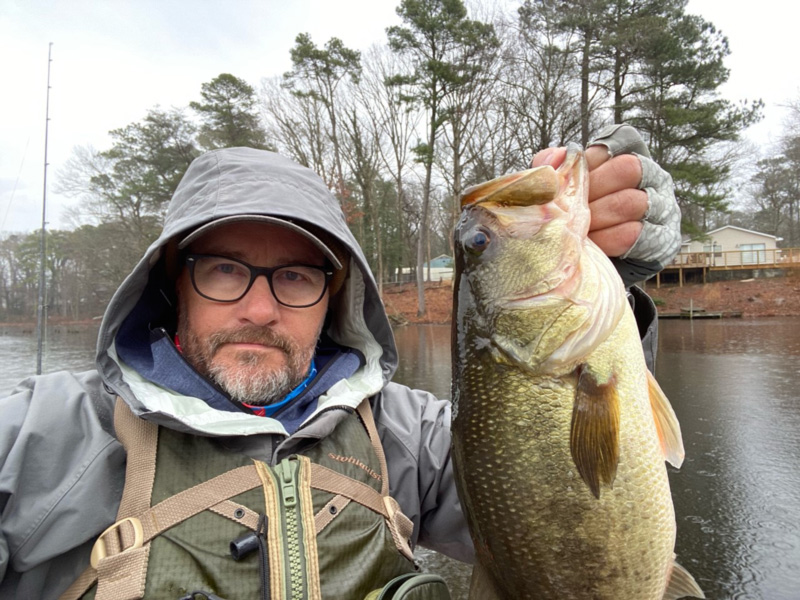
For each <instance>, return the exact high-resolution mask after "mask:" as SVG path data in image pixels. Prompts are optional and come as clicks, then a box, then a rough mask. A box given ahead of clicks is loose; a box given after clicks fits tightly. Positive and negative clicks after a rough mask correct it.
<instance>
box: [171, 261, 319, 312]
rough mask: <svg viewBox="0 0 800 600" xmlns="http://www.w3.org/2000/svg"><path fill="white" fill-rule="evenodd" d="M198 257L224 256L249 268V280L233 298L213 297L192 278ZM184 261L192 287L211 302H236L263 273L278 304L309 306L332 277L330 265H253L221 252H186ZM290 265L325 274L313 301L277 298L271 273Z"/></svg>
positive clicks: (316, 302)
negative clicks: (205, 292) (295, 301)
mask: <svg viewBox="0 0 800 600" xmlns="http://www.w3.org/2000/svg"><path fill="white" fill-rule="evenodd" d="M200 258H224V259H225V260H230V261H233V262H235V263H238V264H240V265H243V266H245V267H247V268H248V269H249V270H250V281H249V282H248V283H247V287H245V288H244V291H243V292H242V293H241V295H240V296H239V297H237V298H233V299H232V300H220V299H218V298H213V297H211V296H209V295H207V294H204V293H203V292H201V291H200V289H199V288H198V287H197V282H195V279H194V267H195V265H196V264H197V260H198V259H200ZM184 263H185V264H186V266H187V267H188V269H189V279H191V281H192V287H193V288H194V291H195V292H197V293H198V294H199V295H200V296H202V297H203V298H205V299H207V300H212V301H213V302H225V303H230V302H238V301H239V300H241V299H242V298H244V297H245V296H246V295H247V292H249V291H250V288H251V287H253V283H254V282H255V280H256V277H259V276H260V275H263V276H264V277H266V279H267V283H268V284H269V291H270V292H271V293H272V297H273V298H275V301H276V302H277V303H278V304H280V305H281V306H286V307H287V308H309V307H311V306H314V305H315V304H319V302H320V300H322V297H323V296H324V295H325V291H326V290H327V289H328V284H329V283H330V281H331V278H332V277H333V271H332V270H331V269H330V267H323V266H320V265H307V264H303V263H290V264H285V265H278V266H275V267H254V266H253V265H251V264H249V263H246V262H244V261H243V260H239V259H238V258H231V257H230V256H224V255H221V254H187V255H185V257H184ZM291 267H303V268H307V269H315V270H317V271H321V272H322V274H323V275H325V282H324V283H323V285H322V291H321V292H320V293H319V298H317V299H316V300H314V302H310V303H309V304H287V303H286V302H283V301H282V300H281V299H280V298H278V296H277V294H276V293H275V288H274V287H273V286H272V275H273V273H275V272H276V271H280V270H281V269H287V268H291Z"/></svg>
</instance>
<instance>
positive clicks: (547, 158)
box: [542, 148, 556, 165]
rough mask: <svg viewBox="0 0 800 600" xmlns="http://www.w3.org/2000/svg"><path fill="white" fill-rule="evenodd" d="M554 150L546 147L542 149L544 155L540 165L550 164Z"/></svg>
mask: <svg viewBox="0 0 800 600" xmlns="http://www.w3.org/2000/svg"><path fill="white" fill-rule="evenodd" d="M555 154H556V151H555V150H554V149H553V148H548V149H547V150H545V151H544V156H543V159H542V165H552V164H553V159H555Z"/></svg>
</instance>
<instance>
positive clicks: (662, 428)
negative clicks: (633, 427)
mask: <svg viewBox="0 0 800 600" xmlns="http://www.w3.org/2000/svg"><path fill="white" fill-rule="evenodd" d="M647 388H648V391H649V393H650V407H651V408H652V409H653V418H654V419H655V422H656V430H657V431H658V440H659V441H660V442H661V450H662V452H664V458H665V459H666V460H667V462H668V463H669V464H671V465H672V466H673V467H680V466H681V465H682V464H683V457H684V456H685V454H686V453H685V452H684V450H683V437H682V436H681V426H680V424H679V423H678V418H677V417H676V416H675V411H673V410H672V405H671V404H670V403H669V400H667V397H666V396H665V395H664V392H662V391H661V386H659V385H658V382H657V381H656V378H655V377H653V374H652V373H651V372H650V371H648V372H647Z"/></svg>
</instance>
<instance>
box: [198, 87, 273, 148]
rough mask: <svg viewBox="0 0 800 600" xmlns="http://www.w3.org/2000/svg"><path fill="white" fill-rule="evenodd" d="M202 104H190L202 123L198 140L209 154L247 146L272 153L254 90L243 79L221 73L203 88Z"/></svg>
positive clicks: (201, 93) (201, 94)
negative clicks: (221, 149) (220, 149)
mask: <svg viewBox="0 0 800 600" xmlns="http://www.w3.org/2000/svg"><path fill="white" fill-rule="evenodd" d="M200 96H201V97H202V99H203V101H202V102H190V103H189V106H190V107H191V108H192V109H193V110H194V111H196V112H197V113H198V114H199V115H200V118H201V119H202V121H203V124H202V126H201V127H200V135H199V136H198V143H199V145H200V146H201V147H202V148H204V149H206V150H213V149H215V148H230V147H235V146H246V147H250V148H263V149H266V150H271V149H273V147H272V146H270V145H269V144H268V143H267V141H266V140H267V134H266V131H265V130H264V127H263V125H262V124H261V118H260V116H259V114H258V109H257V102H258V100H257V98H256V93H255V90H254V89H253V88H252V86H250V84H248V83H247V82H246V81H245V80H244V79H239V78H238V77H234V76H233V75H231V74H229V73H222V74H221V75H218V76H217V77H215V78H214V79H213V80H211V81H210V82H208V83H204V84H203V85H202V87H201V92H200Z"/></svg>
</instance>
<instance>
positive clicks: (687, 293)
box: [383, 275, 800, 324]
mask: <svg viewBox="0 0 800 600" xmlns="http://www.w3.org/2000/svg"><path fill="white" fill-rule="evenodd" d="M645 289H646V290H647V293H648V294H650V296H652V297H653V299H654V300H655V302H656V304H657V305H658V310H659V312H663V313H670V312H679V311H680V310H681V309H682V308H685V307H689V305H690V302H691V304H692V305H693V306H694V307H695V308H703V309H705V310H706V311H708V312H725V313H728V312H740V313H742V317H776V316H800V276H797V275H794V276H792V275H790V276H787V277H780V278H775V279H750V280H746V281H724V282H719V283H708V284H703V285H685V286H683V287H677V286H661V288H656V286H655V284H654V283H650V284H649V285H646V286H645ZM383 299H384V303H385V304H386V311H387V312H388V313H389V316H390V317H391V318H392V320H393V321H394V322H395V323H398V324H399V323H449V322H450V310H451V306H452V302H453V292H452V290H451V288H450V285H449V284H447V283H444V284H439V285H432V286H430V287H428V288H427V289H426V290H425V303H426V305H427V306H426V308H427V311H426V314H425V315H424V316H422V317H418V316H417V289H416V287H415V286H414V285H410V284H409V285H403V286H396V287H387V288H385V289H384V294H383Z"/></svg>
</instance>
